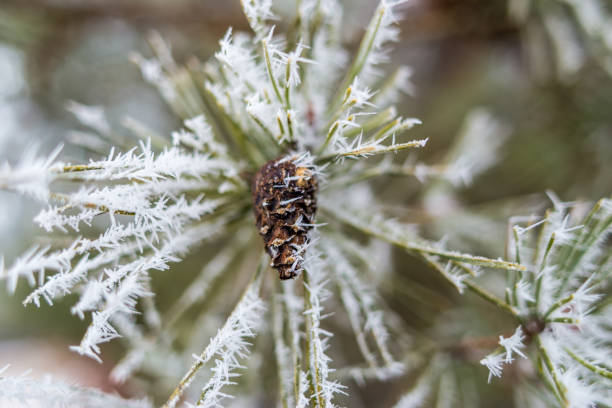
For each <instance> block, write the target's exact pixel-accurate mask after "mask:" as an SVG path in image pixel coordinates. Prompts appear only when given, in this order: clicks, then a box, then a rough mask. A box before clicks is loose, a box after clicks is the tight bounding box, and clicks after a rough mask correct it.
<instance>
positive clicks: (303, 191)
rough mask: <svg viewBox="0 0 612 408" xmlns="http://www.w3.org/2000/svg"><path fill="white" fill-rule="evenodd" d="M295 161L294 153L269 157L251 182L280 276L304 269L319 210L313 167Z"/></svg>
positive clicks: (260, 227)
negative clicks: (278, 157)
mask: <svg viewBox="0 0 612 408" xmlns="http://www.w3.org/2000/svg"><path fill="white" fill-rule="evenodd" d="M295 163H296V158H295V157H292V158H286V157H285V158H280V159H276V160H272V161H269V162H268V163H266V164H264V165H263V167H262V168H261V169H260V170H259V171H258V172H257V174H256V175H255V178H254V179H253V186H252V191H253V208H254V211H255V219H256V224H257V229H258V230H259V233H260V234H261V236H262V237H263V239H264V244H265V247H266V251H267V252H268V254H269V255H270V257H271V258H272V264H271V265H272V267H273V268H275V269H276V270H278V273H279V277H280V278H281V279H291V278H293V277H295V276H296V275H297V272H298V271H299V270H300V269H301V267H302V261H303V255H304V251H305V248H306V245H307V243H308V231H309V230H310V229H312V225H313V224H314V216H315V212H316V210H317V200H316V192H317V179H316V177H315V173H314V169H313V167H312V166H308V165H301V164H298V165H297V166H296V164H295Z"/></svg>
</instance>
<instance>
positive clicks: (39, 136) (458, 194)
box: [0, 0, 612, 407]
mask: <svg viewBox="0 0 612 408" xmlns="http://www.w3.org/2000/svg"><path fill="white" fill-rule="evenodd" d="M276 3H277V4H278V8H277V10H279V11H280V12H281V13H285V15H286V16H287V18H286V19H285V18H283V19H282V20H281V21H279V22H278V24H279V25H281V26H282V25H286V24H287V22H288V21H290V19H289V17H288V16H290V15H291V14H292V10H293V7H294V3H293V2H292V1H290V0H283V1H281V0H278V1H276ZM344 3H345V6H346V7H345V16H344V24H345V27H344V28H343V31H344V34H345V42H346V45H347V47H348V48H350V49H355V48H356V47H357V45H358V42H359V39H360V38H361V35H362V33H363V27H365V25H366V24H367V22H368V20H369V18H370V16H371V15H372V11H373V10H374V8H375V7H376V4H377V1H375V0H344ZM537 3H538V4H537V5H534V4H531V3H530V2H529V0H511V1H508V0H413V1H411V2H410V3H409V6H408V7H407V8H406V11H405V18H404V19H403V20H402V21H401V23H400V27H401V30H402V34H401V41H400V42H399V44H397V46H396V48H395V50H394V52H393V54H392V58H391V61H392V63H391V64H390V66H389V69H390V70H391V69H392V68H393V67H395V66H398V65H403V64H404V65H409V66H410V67H411V68H412V83H413V84H414V92H413V95H411V96H407V97H406V98H405V99H404V101H403V102H402V103H401V104H400V105H399V106H398V109H399V111H400V113H401V114H403V115H404V116H414V117H418V118H420V119H421V120H422V121H423V123H424V124H423V126H420V127H419V128H418V129H416V130H413V131H411V132H412V134H411V136H413V137H414V138H421V137H428V138H429V139H430V142H429V144H428V146H427V148H426V149H424V150H423V151H420V152H419V160H422V161H425V162H430V163H435V162H437V161H439V160H440V159H441V158H443V157H445V155H446V154H447V152H448V151H449V150H451V149H452V147H453V146H454V143H456V140H457V137H458V135H460V134H461V130H462V128H463V126H464V125H465V119H466V117H467V116H468V115H469V113H470V112H472V111H473V110H474V109H477V108H485V109H487V111H488V112H489V113H490V114H491V115H493V116H494V117H495V118H496V120H498V121H499V122H500V123H503V125H504V129H506V130H507V134H508V137H507V138H506V140H505V143H504V145H503V146H502V147H501V148H500V150H499V152H500V154H499V161H498V162H497V163H496V164H495V165H493V167H491V168H490V169H488V170H487V171H486V172H484V173H483V174H482V175H481V176H480V177H478V178H477V179H476V180H474V182H473V184H472V185H471V186H469V187H466V188H461V189H458V190H456V189H453V190H452V192H451V191H450V188H449V187H448V186H445V185H439V184H434V185H429V186H428V187H427V188H423V186H421V185H420V184H419V183H418V182H417V181H415V180H411V181H408V182H407V181H405V180H401V181H398V180H393V181H391V182H389V183H387V184H384V185H382V186H378V187H377V189H378V190H380V191H379V192H380V194H384V195H385V197H387V198H388V203H389V209H388V210H389V211H390V212H392V213H394V215H396V216H397V217H400V218H405V219H407V220H409V221H410V220H412V221H415V222H417V223H419V224H420V225H422V226H423V230H424V233H425V234H427V235H429V236H430V237H432V238H437V239H440V238H442V237H445V236H446V237H447V238H448V239H449V240H451V241H452V244H451V245H449V246H452V247H454V248H459V249H465V250H469V251H471V252H473V253H477V254H482V255H488V256H493V257H498V256H504V250H505V249H504V248H505V239H506V222H507V219H508V217H509V216H511V215H529V214H532V213H534V212H538V211H541V210H542V208H545V207H546V206H547V205H549V201H547V198H546V197H545V195H544V192H545V191H547V190H551V191H554V192H555V193H556V194H557V195H559V196H560V197H561V199H563V200H570V201H574V200H596V199H598V198H600V197H602V196H609V195H610V193H611V192H612V166H611V165H610V163H612V32H604V30H605V27H612V23H610V24H608V25H607V26H605V27H604V28H601V31H597V29H596V28H597V27H595V25H594V24H597V21H599V20H598V19H597V15H595V16H591V17H588V16H586V17H585V15H581V14H580V11H577V10H579V9H578V8H577V7H574V6H572V4H574V3H576V2H571V1H568V2H563V1H558V0H542V1H540V0H538V1H537ZM585 3H596V2H588V1H585ZM600 4H601V5H603V6H602V7H603V8H602V9H601V10H600V12H599V14H601V15H602V16H604V17H606V16H607V15H610V14H606V13H610V10H607V9H606V8H605V7H607V6H609V2H601V3H600ZM606 4H607V6H606ZM589 18H591V19H592V20H588V19H589ZM606 18H608V17H606ZM609 21H612V20H605V19H604V22H609ZM229 26H233V27H234V28H235V30H247V28H248V26H247V23H246V20H245V19H244V16H243V14H242V12H241V10H240V4H239V0H231V1H221V0H175V1H172V2H169V1H165V0H132V1H129V2H128V1H124V0H2V1H1V2H0V163H3V162H4V161H6V160H8V161H9V162H16V161H17V160H18V158H19V157H20V155H21V154H22V153H23V152H24V151H25V150H26V148H31V147H32V146H37V147H36V148H37V149H38V151H39V152H40V153H41V154H47V153H48V152H49V151H50V150H51V149H52V148H53V147H54V146H56V145H57V144H58V143H61V142H64V143H66V147H65V148H64V150H63V156H62V159H63V160H66V161H83V160H86V159H87V157H89V156H90V155H91V152H88V151H85V150H83V149H80V148H77V147H73V146H71V145H70V141H71V140H75V138H78V137H80V136H82V132H83V131H84V130H85V129H84V128H82V127H81V125H80V124H79V123H78V121H77V120H76V119H75V118H74V116H73V115H72V114H71V113H70V112H69V111H68V110H67V106H68V104H69V101H76V102H79V103H82V104H87V105H97V106H102V107H104V108H105V110H106V114H107V117H108V119H109V121H110V123H111V124H112V125H113V126H114V127H116V128H118V129H120V128H121V127H122V126H123V125H124V123H125V118H126V117H132V118H135V119H137V120H139V121H140V122H142V123H145V124H147V126H149V127H150V128H151V129H155V130H156V131H157V132H158V133H169V132H171V131H172V130H174V129H177V128H179V127H180V121H179V120H178V119H177V118H176V117H175V116H174V115H173V114H172V112H171V110H170V109H169V108H168V107H167V106H166V104H165V103H164V101H163V100H162V98H161V97H160V96H159V95H158V93H157V91H156V90H155V89H153V87H151V86H150V85H148V84H147V83H145V82H144V81H143V80H142V78H141V74H140V72H139V70H138V68H137V67H136V66H135V65H134V64H133V63H132V62H130V58H129V55H130V53H132V52H133V51H136V52H139V53H141V54H143V55H145V56H147V55H150V53H151V52H150V50H149V47H148V45H147V38H148V35H149V34H150V33H151V31H156V32H159V33H160V34H161V35H162V36H163V37H164V38H165V39H166V40H167V41H168V42H169V43H170V44H172V50H173V54H174V56H175V59H176V60H177V61H179V62H184V61H186V60H187V59H188V58H189V57H191V56H193V55H195V56H197V57H198V58H199V59H201V60H205V59H207V58H209V57H210V56H211V55H212V54H213V53H214V51H215V50H216V48H217V43H218V39H219V38H220V37H221V36H222V35H223V34H224V33H225V31H226V29H227V28H228V27H229ZM607 31H612V28H608V29H607ZM606 36H607V37H606ZM79 132H80V133H79ZM407 208H408V209H412V210H413V211H407V210H406V209H407ZM418 209H421V210H423V211H419V210H418ZM425 209H426V210H427V214H425V215H424V213H425ZM38 210H39V204H38V203H35V202H32V201H29V200H27V199H23V198H21V197H19V196H17V195H16V194H11V193H7V192H0V253H3V254H4V255H5V257H6V262H7V263H8V264H10V263H11V261H12V259H14V257H15V256H16V255H17V254H19V253H21V252H23V251H24V250H25V249H26V248H28V247H29V246H30V244H31V242H33V241H35V236H36V234H37V233H38V232H39V231H38V230H37V228H36V226H35V225H34V224H33V222H32V218H33V216H34V215H35V214H36V212H37V211H38ZM466 225H469V228H467V227H466ZM449 230H452V231H453V234H451V235H450V236H449V234H448V231H449ZM464 230H469V233H467V232H466V233H465V234H464V233H462V231H464ZM197 258H198V255H197V254H196V255H195V256H193V259H188V260H187V262H184V263H181V264H179V265H178V266H177V270H176V272H175V273H173V276H172V277H163V276H159V280H158V281H156V282H154V285H155V286H159V287H162V286H163V285H164V283H167V282H169V279H171V278H172V279H176V277H177V276H179V277H180V276H181V270H183V269H184V270H189V269H190V268H193V266H194V265H198V259H197ZM392 259H393V265H395V266H394V268H395V269H396V274H397V281H396V282H394V283H393V284H389V283H387V284H386V285H385V283H384V282H383V284H382V290H383V292H384V294H385V299H387V301H388V304H389V306H390V307H391V308H392V309H393V310H394V311H395V312H397V315H398V316H400V318H401V319H402V321H403V323H404V324H406V325H407V326H409V327H410V328H411V329H412V330H431V331H435V330H436V328H435V322H437V321H438V320H440V319H448V320H451V319H453V314H457V313H470V308H472V307H480V306H482V305H481V304H479V303H478V302H479V301H477V300H474V302H473V303H474V304H472V301H471V300H469V299H468V300H465V299H461V300H459V299H458V297H457V295H455V294H454V292H453V291H452V289H451V288H449V287H446V286H445V284H444V283H443V282H442V281H441V280H437V279H434V280H433V281H432V279H431V274H429V273H428V272H427V269H426V268H425V267H424V266H423V265H418V264H415V262H414V261H412V260H411V259H410V258H409V257H408V256H406V255H405V254H403V253H399V252H398V253H395V252H394V253H393V256H392ZM408 268H409V269H410V270H411V274H412V275H411V278H410V282H409V284H408V282H404V283H405V284H404V283H403V280H402V279H403V278H402V276H404V275H403V272H402V271H403V270H405V269H408ZM189 273H190V272H186V276H191V275H193V273H191V275H189ZM179 279H180V278H179ZM187 280H188V279H185V281H187ZM415 282H420V285H421V286H422V287H420V288H419V290H418V291H417V290H416V289H415V285H414V283H415ZM26 292H27V288H26V287H25V285H21V286H20V288H19V289H18V293H16V295H14V296H9V294H8V293H7V292H6V291H5V289H4V288H0V366H2V365H4V364H9V363H10V364H11V367H10V369H9V371H8V373H11V374H19V373H21V372H23V371H24V370H25V369H32V370H33V374H32V375H34V376H36V375H41V374H42V373H45V372H52V373H53V374H54V376H57V377H59V378H65V379H69V380H70V381H78V382H79V383H81V384H83V385H95V386H97V387H101V388H103V389H106V390H108V389H113V388H114V387H115V386H114V385H113V384H110V382H109V380H108V377H107V374H108V370H109V369H110V368H112V365H113V359H116V358H118V357H119V356H120V355H121V353H120V349H119V346H118V345H116V344H113V343H111V344H110V345H109V346H107V347H106V349H105V351H104V353H105V364H103V365H99V364H97V363H95V362H92V361H90V360H88V359H86V358H84V357H80V356H78V355H76V354H73V353H70V352H69V351H68V350H67V345H68V344H76V343H78V341H79V340H80V337H81V335H82V333H83V330H84V325H85V324H86V323H85V322H82V321H80V320H78V319H77V318H76V317H74V316H71V315H70V312H69V307H70V305H71V304H72V303H73V302H74V298H72V297H67V298H64V299H63V300H62V301H61V302H60V303H59V304H58V305H56V306H54V308H53V310H52V309H51V308H50V307H47V306H44V305H43V306H42V307H41V308H40V309H34V308H33V307H29V308H27V309H26V308H24V307H22V306H21V303H20V302H21V300H22V299H23V297H24V296H23V295H24V293H26ZM424 293H426V294H427V297H428V298H427V299H426V300H425V299H423V294H424ZM171 296H172V294H171V293H167V294H164V293H163V292H162V293H159V292H158V298H157V299H158V302H159V303H161V304H162V305H163V304H164V302H167V301H168V298H170V297H171ZM60 309H62V310H60ZM495 316H497V315H495V314H494V313H493V311H492V312H491V321H485V322H481V323H482V324H481V325H480V326H479V327H478V328H474V331H475V332H478V331H482V332H488V333H496V332H497V331H496V330H497V329H498V328H499V327H503V326H504V322H499V321H494V320H495ZM485 318H486V315H485ZM457 330H458V335H464V334H465V332H466V330H467V329H466V328H458V329H457ZM338 341H340V340H338ZM479 375H480V376H481V377H482V379H483V380H484V378H485V375H486V374H485V373H484V369H483V371H482V372H480V373H479ZM410 381H411V378H410V377H409V376H408V377H406V378H404V379H403V380H402V383H400V384H395V385H393V386H392V388H391V390H392V391H391V392H390V393H387V392H383V390H386V389H387V388H383V387H382V386H381V387H380V389H379V388H377V386H376V385H375V386H374V387H373V388H367V389H366V388H364V389H363V390H362V392H361V395H360V401H361V402H360V404H362V405H363V406H379V405H378V403H379V402H380V401H382V402H380V406H389V404H390V403H391V402H392V401H393V400H394V399H397V395H398V393H399V392H400V391H401V389H402V387H404V388H405V385H406V384H409V383H410ZM510 381H511V380H510ZM482 382H483V383H484V382H485V381H482ZM508 387H509V385H508V384H504V383H503V382H500V383H498V384H496V385H493V386H490V387H488V388H483V390H482V391H480V392H482V393H483V398H482V400H483V401H487V402H483V405H482V406H499V407H501V406H506V404H509V402H507V400H506V399H505V397H504V395H506V394H505V393H506V392H508ZM366 390H367V391H366ZM394 390H395V391H394ZM119 391H120V392H121V393H123V394H125V395H131V394H133V393H136V394H138V391H135V390H133V389H130V385H129V384H128V385H126V386H123V388H121V389H119ZM500 391H501V392H500ZM381 399H382V400H381ZM376 401H379V402H376ZM490 404H495V405H490ZM351 406H359V405H357V404H355V405H351Z"/></svg>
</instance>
